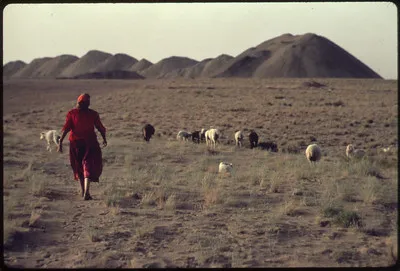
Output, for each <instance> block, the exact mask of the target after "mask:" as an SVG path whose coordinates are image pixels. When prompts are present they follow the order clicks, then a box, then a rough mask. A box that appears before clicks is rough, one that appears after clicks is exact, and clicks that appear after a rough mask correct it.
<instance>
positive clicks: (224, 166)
mask: <svg viewBox="0 0 400 271" xmlns="http://www.w3.org/2000/svg"><path fill="white" fill-rule="evenodd" d="M232 170H233V164H232V163H227V162H221V163H219V167H218V172H219V173H232Z"/></svg>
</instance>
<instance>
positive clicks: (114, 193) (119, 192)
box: [105, 184, 125, 207]
mask: <svg viewBox="0 0 400 271" xmlns="http://www.w3.org/2000/svg"><path fill="white" fill-rule="evenodd" d="M124 194H125V192H124V190H123V189H121V188H120V187H117V186H116V185H115V184H113V185H112V186H111V187H110V188H108V189H107V190H106V191H105V203H106V206H107V207H116V206H118V205H119V203H120V202H121V199H122V198H123V197H124Z"/></svg>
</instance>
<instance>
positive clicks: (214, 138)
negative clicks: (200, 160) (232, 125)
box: [206, 128, 221, 149]
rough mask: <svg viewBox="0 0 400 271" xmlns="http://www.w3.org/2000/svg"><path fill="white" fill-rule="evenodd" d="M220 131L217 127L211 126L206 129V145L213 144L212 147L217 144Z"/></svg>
mask: <svg viewBox="0 0 400 271" xmlns="http://www.w3.org/2000/svg"><path fill="white" fill-rule="evenodd" d="M220 136H221V132H220V131H219V130H218V129H215V128H211V129H209V130H207V131H206V144H207V146H208V145H210V146H213V147H214V149H215V147H216V146H217V142H218V138H220Z"/></svg>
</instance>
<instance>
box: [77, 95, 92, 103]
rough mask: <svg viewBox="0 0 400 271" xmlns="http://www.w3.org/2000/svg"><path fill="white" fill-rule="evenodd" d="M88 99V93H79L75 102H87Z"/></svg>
mask: <svg viewBox="0 0 400 271" xmlns="http://www.w3.org/2000/svg"><path fill="white" fill-rule="evenodd" d="M88 101H90V96H89V94H87V93H84V94H81V95H79V97H78V101H77V102H78V103H80V102H88Z"/></svg>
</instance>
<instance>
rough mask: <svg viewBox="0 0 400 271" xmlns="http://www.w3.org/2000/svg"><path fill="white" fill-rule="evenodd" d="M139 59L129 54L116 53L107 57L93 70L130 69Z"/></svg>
mask: <svg viewBox="0 0 400 271" xmlns="http://www.w3.org/2000/svg"><path fill="white" fill-rule="evenodd" d="M137 62H138V60H137V59H136V58H133V57H131V56H129V55H127V54H116V55H113V56H110V57H109V58H107V59H106V60H105V61H104V62H103V63H101V64H100V65H98V66H97V67H96V68H95V69H93V70H91V72H108V71H116V70H121V71H128V70H129V69H130V67H131V66H132V65H134V64H135V63H137Z"/></svg>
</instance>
